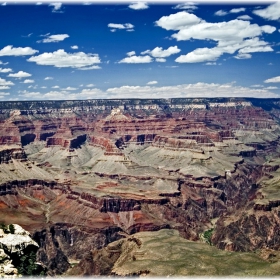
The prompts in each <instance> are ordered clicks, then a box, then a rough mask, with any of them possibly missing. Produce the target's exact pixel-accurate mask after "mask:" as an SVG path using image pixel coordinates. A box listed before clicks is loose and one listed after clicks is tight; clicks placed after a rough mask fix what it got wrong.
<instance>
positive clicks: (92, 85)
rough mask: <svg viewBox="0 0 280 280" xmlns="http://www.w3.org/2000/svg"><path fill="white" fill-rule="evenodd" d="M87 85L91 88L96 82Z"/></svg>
mask: <svg viewBox="0 0 280 280" xmlns="http://www.w3.org/2000/svg"><path fill="white" fill-rule="evenodd" d="M86 87H89V88H91V87H94V84H88V85H86Z"/></svg>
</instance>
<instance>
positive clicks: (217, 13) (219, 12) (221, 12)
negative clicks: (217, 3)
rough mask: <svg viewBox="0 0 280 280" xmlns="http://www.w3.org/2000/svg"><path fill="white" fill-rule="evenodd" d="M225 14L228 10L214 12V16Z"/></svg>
mask: <svg viewBox="0 0 280 280" xmlns="http://www.w3.org/2000/svg"><path fill="white" fill-rule="evenodd" d="M227 14H228V12H226V11H224V10H219V11H217V12H216V13H215V15H216V16H225V15H227Z"/></svg>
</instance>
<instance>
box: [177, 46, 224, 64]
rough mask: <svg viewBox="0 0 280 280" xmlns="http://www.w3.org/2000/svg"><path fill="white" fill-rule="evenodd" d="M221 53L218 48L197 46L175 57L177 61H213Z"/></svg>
mask: <svg viewBox="0 0 280 280" xmlns="http://www.w3.org/2000/svg"><path fill="white" fill-rule="evenodd" d="M221 55H222V51H221V50H219V49H218V48H212V49H210V48H199V49H196V50H194V51H193V52H190V53H188V54H186V55H181V56H179V57H178V58H176V59H175V61H176V62H179V63H197V62H204V61H215V60H217V58H218V57H220V56H221Z"/></svg>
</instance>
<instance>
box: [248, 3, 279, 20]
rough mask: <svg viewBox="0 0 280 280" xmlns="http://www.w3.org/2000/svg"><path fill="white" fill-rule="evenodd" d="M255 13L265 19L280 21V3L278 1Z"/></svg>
mask: <svg viewBox="0 0 280 280" xmlns="http://www.w3.org/2000/svg"><path fill="white" fill-rule="evenodd" d="M253 13H254V14H255V15H258V16H260V17H262V18H265V19H270V20H279V19H280V2H279V1H277V2H275V3H273V4H271V5H269V6H268V7H266V8H265V9H259V10H254V11H253Z"/></svg>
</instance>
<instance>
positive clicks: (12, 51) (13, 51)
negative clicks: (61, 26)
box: [0, 45, 38, 56]
mask: <svg viewBox="0 0 280 280" xmlns="http://www.w3.org/2000/svg"><path fill="white" fill-rule="evenodd" d="M37 52H38V51H37V50H34V49H32V48H30V47H25V48H21V47H19V48H13V46H12V45H9V46H6V47H4V48H3V49H2V50H0V56H25V55H33V54H35V53H37Z"/></svg>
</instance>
